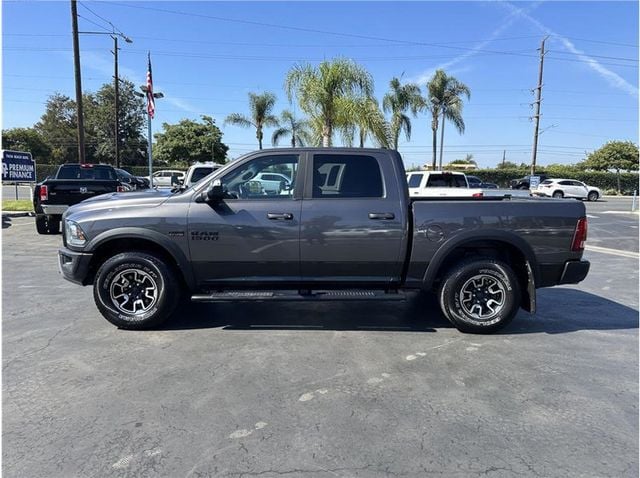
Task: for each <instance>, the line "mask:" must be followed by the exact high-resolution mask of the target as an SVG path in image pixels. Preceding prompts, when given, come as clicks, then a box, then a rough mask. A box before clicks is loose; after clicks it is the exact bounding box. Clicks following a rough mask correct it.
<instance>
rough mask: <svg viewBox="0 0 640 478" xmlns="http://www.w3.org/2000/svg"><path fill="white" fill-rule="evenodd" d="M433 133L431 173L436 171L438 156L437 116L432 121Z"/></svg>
mask: <svg viewBox="0 0 640 478" xmlns="http://www.w3.org/2000/svg"><path fill="white" fill-rule="evenodd" d="M431 132H432V133H433V159H432V163H431V171H435V170H436V164H437V163H436V155H437V154H438V153H437V152H438V115H437V114H436V115H435V116H434V117H433V119H432V120H431Z"/></svg>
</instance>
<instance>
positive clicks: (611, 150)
mask: <svg viewBox="0 0 640 478" xmlns="http://www.w3.org/2000/svg"><path fill="white" fill-rule="evenodd" d="M580 167H582V168H584V169H594V170H596V171H611V170H614V171H615V172H616V177H617V183H618V192H620V171H638V145H637V144H635V143H633V142H632V141H609V142H608V143H606V144H605V145H604V146H602V147H600V148H599V149H596V150H595V151H593V152H591V153H589V154H588V155H587V159H585V160H584V161H582V162H581V163H580Z"/></svg>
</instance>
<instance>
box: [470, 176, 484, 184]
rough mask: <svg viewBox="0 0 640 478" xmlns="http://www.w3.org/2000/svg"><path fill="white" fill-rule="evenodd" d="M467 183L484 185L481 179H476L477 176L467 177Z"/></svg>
mask: <svg viewBox="0 0 640 478" xmlns="http://www.w3.org/2000/svg"><path fill="white" fill-rule="evenodd" d="M467 181H468V182H469V184H480V183H482V181H480V178H476V177H475V176H467Z"/></svg>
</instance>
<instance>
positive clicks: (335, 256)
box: [300, 153, 407, 284]
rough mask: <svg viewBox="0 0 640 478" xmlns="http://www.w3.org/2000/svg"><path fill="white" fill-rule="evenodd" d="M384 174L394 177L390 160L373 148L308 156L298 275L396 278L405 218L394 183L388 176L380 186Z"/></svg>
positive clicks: (373, 280)
mask: <svg viewBox="0 0 640 478" xmlns="http://www.w3.org/2000/svg"><path fill="white" fill-rule="evenodd" d="M381 166H382V167H381ZM334 173H335V174H334ZM385 177H386V178H395V176H394V171H393V169H392V165H391V162H390V161H378V160H377V159H376V157H375V156H374V155H373V154H372V156H362V155H351V156H350V155H348V154H340V153H331V154H322V153H318V154H315V155H314V156H313V159H312V164H311V165H310V168H309V173H308V176H307V178H308V179H307V183H308V184H311V186H312V187H311V191H305V198H304V201H303V205H302V219H301V230H300V261H301V265H300V267H301V273H302V279H303V281H305V282H311V283H313V282H332V283H359V284H385V283H389V282H390V281H392V280H398V279H399V277H400V274H401V260H400V257H401V255H402V252H403V250H404V249H403V244H404V241H405V231H406V227H407V218H406V217H405V212H404V210H403V208H402V204H401V202H400V200H399V197H398V190H399V187H396V186H395V185H394V183H393V182H389V184H391V185H393V187H390V188H388V189H389V191H386V192H385V190H384V189H385V188H384V182H383V181H384V178H385ZM402 180H403V181H404V180H405V178H404V177H403V178H402ZM375 196H378V197H375Z"/></svg>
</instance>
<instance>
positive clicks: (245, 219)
mask: <svg viewBox="0 0 640 478" xmlns="http://www.w3.org/2000/svg"><path fill="white" fill-rule="evenodd" d="M298 163H299V157H298V155H297V154H288V155H285V154H274V153H266V154H263V155H260V156H258V157H256V158H253V159H251V160H249V161H243V162H241V163H239V164H238V166H237V167H235V168H233V169H231V170H230V171H228V172H226V173H225V175H224V176H223V177H221V178H216V180H220V182H221V185H222V187H223V188H224V189H225V191H227V197H226V198H225V199H224V200H223V201H222V202H221V203H219V204H218V205H215V206H212V205H210V204H207V203H196V202H192V203H191V206H190V211H189V231H188V233H189V244H190V251H191V260H192V263H193V268H194V273H195V275H196V280H197V281H198V283H200V284H205V285H206V284H209V285H211V284H225V285H242V284H246V285H249V284H251V283H256V284H258V283H259V284H265V283H272V284H273V283H280V284H282V283H289V282H295V283H297V282H299V281H300V251H299V247H298V243H299V240H300V215H301V208H302V200H301V196H302V195H301V194H300V193H299V192H298V193H296V192H295V189H294V188H295V180H296V176H297V173H298ZM264 172H281V173H283V174H286V176H287V177H288V178H290V179H291V181H290V185H293V186H290V185H286V187H285V186H283V189H282V190H277V191H269V192H267V191H265V188H264V187H263V186H262V184H261V182H260V181H258V180H256V179H255V178H256V176H257V175H259V174H260V173H264Z"/></svg>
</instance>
